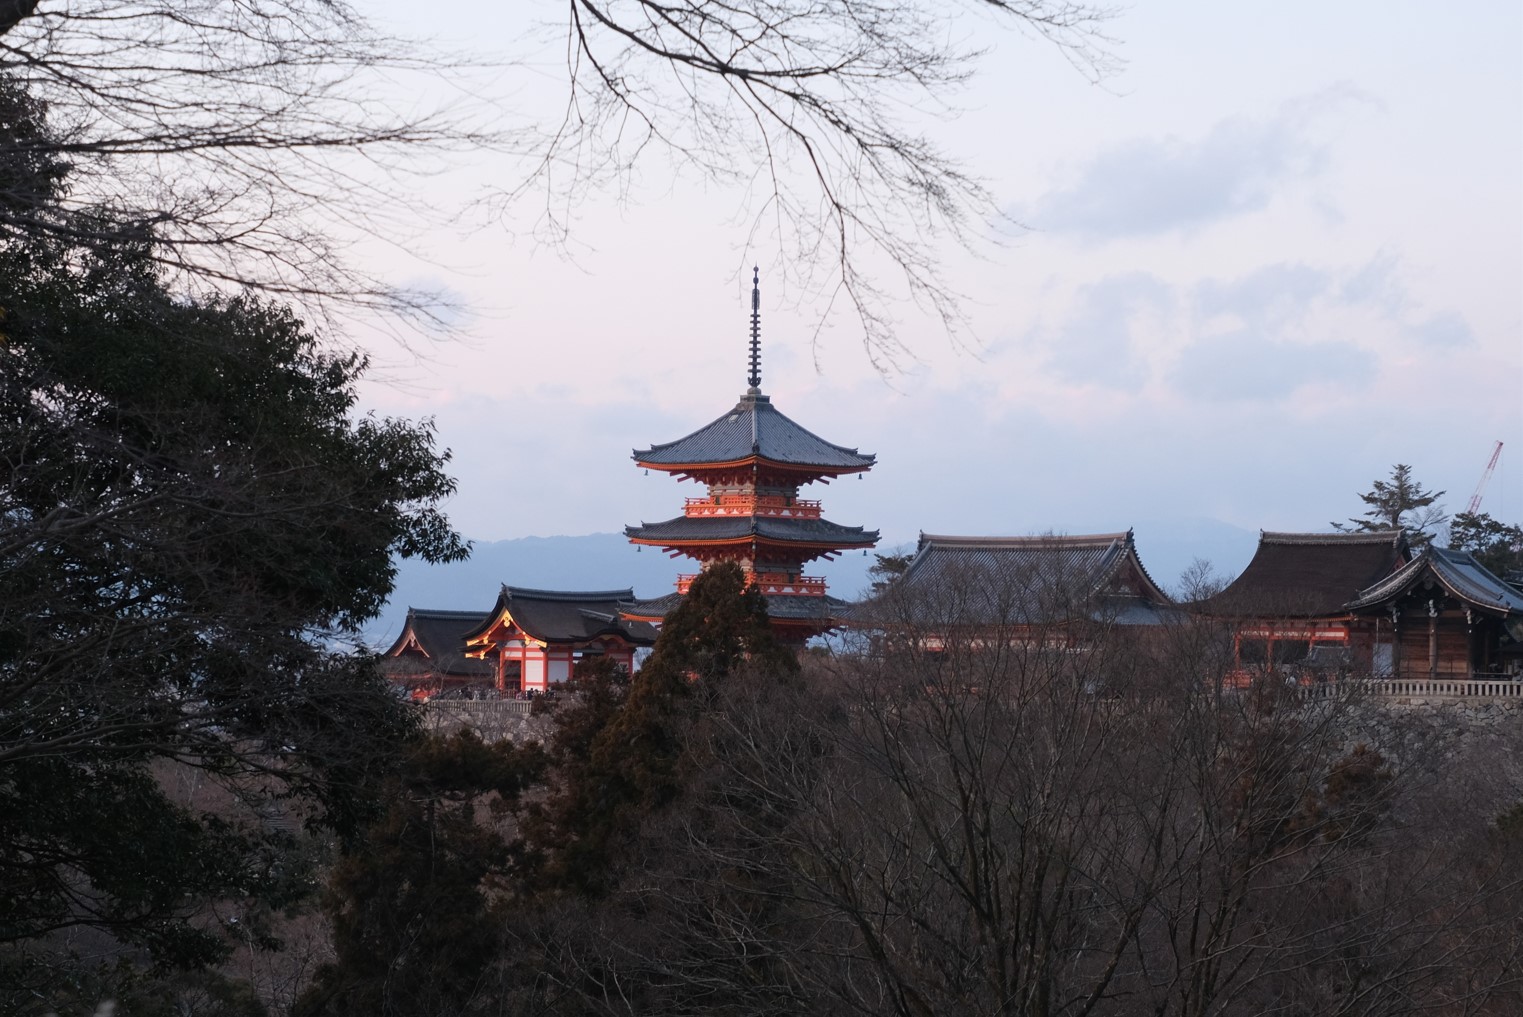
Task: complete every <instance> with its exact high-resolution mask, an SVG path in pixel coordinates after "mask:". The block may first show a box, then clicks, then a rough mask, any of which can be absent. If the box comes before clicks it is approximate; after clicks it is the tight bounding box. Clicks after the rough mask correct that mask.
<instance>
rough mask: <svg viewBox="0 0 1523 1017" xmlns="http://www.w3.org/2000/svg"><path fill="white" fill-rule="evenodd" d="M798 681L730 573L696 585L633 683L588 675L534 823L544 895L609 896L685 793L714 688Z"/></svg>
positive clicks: (615, 675)
mask: <svg viewBox="0 0 1523 1017" xmlns="http://www.w3.org/2000/svg"><path fill="white" fill-rule="evenodd" d="M797 671H798V663H797V661H796V660H795V659H794V656H793V654H792V652H791V651H789V650H788V649H787V648H785V647H783V646H780V645H779V644H778V643H777V641H776V639H775V638H774V637H773V635H772V630H771V627H770V626H769V625H768V622H767V609H766V603H765V601H764V600H763V599H762V596H761V593H760V592H759V591H758V590H757V589H756V588H755V587H754V586H748V585H747V583H746V577H745V573H744V572H743V571H742V570H741V569H740V567H739V566H737V565H734V564H733V563H728V562H726V563H720V564H717V565H711V566H710V567H708V568H707V569H705V570H704V571H703V573H702V574H700V575H699V576H698V578H697V579H695V580H694V581H693V584H692V586H691V587H690V588H689V590H688V593H687V595H686V596H685V597H683V599H682V603H681V604H680V605H679V606H678V607H677V608H676V610H674V611H673V612H672V613H671V614H670V615H668V616H667V618H666V620H665V621H664V622H663V624H662V626H661V634H660V636H659V638H658V639H657V640H656V645H655V647H654V648H653V650H652V651H651V655H650V657H649V658H648V659H647V660H646V661H645V665H644V666H643V667H642V668H641V669H640V670H639V672H638V673H637V674H636V675H635V676H634V677H633V678H632V679H626V678H625V677H624V676H623V675H622V674H620V673H619V672H618V670H617V669H615V668H612V667H611V666H610V665H608V664H606V663H602V662H588V663H584V664H582V665H580V666H579V669H578V674H577V686H579V687H580V689H581V690H582V702H581V705H580V706H579V707H576V708H573V709H571V710H568V711H564V713H565V716H564V718H563V720H562V723H561V725H560V728H559V730H558V732H557V734H556V737H555V738H554V740H553V741H552V742H551V747H550V750H549V751H550V756H551V759H552V761H553V763H554V765H555V771H554V772H555V774H556V783H555V786H554V788H553V790H552V793H551V794H550V796H549V798H548V800H547V801H546V802H545V803H544V804H543V806H537V807H535V808H533V809H531V811H530V814H529V819H528V823H527V831H528V834H529V841H530V843H531V844H532V845H534V847H535V848H536V849H537V850H538V852H539V853H540V854H541V855H542V856H543V858H544V859H545V864H544V869H543V871H542V872H541V874H540V877H539V882H540V884H541V885H542V886H543V887H546V888H553V887H564V888H567V889H570V890H573V891H575V892H577V893H580V894H592V895H596V894H598V893H601V892H603V891H605V890H606V889H607V888H608V886H609V881H610V880H611V879H612V878H613V876H614V874H615V872H616V870H617V867H618V866H617V855H618V852H619V851H620V849H621V848H622V847H623V846H624V845H625V843H626V842H627V841H628V839H629V838H630V837H631V836H632V835H633V833H634V831H635V830H636V829H637V828H638V825H639V823H640V821H641V820H642V819H643V818H644V817H646V816H648V815H650V814H652V813H654V812H658V811H660V810H661V809H664V808H665V807H667V806H668V805H670V804H671V803H672V801H673V800H674V799H676V798H677V796H678V795H679V794H680V793H681V790H682V788H683V786H684V782H685V780H686V777H687V773H686V770H687V765H688V763H689V760H688V757H687V752H686V748H685V745H686V739H685V734H686V732H687V731H688V730H689V729H690V728H691V726H692V724H693V723H694V721H695V718H696V717H697V716H698V715H700V714H701V712H702V711H703V710H704V709H706V708H707V704H708V702H709V700H710V699H711V697H712V695H713V694H714V692H715V690H716V688H717V687H719V686H722V685H723V684H724V683H725V682H726V681H727V680H729V679H731V678H732V677H734V676H736V675H738V674H740V673H745V674H746V675H747V676H748V680H764V681H778V680H783V681H786V680H787V678H788V677H789V676H791V675H793V674H796V673H797ZM626 682H627V685H626ZM626 689H627V691H626Z"/></svg>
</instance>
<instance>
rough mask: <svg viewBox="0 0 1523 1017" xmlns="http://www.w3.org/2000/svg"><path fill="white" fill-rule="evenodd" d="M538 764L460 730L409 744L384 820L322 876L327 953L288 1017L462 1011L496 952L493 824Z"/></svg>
mask: <svg viewBox="0 0 1523 1017" xmlns="http://www.w3.org/2000/svg"><path fill="white" fill-rule="evenodd" d="M542 764H543V757H542V756H541V754H540V753H539V751H538V746H536V745H532V744H531V745H530V746H529V747H526V748H524V749H516V748H514V747H513V745H511V744H510V743H508V742H498V743H495V744H492V745H487V744H485V743H483V742H482V741H481V739H480V737H479V736H477V735H475V734H474V733H472V732H460V733H457V734H455V735H453V736H451V737H449V738H441V737H437V736H434V737H429V738H425V739H423V740H421V741H419V742H418V743H416V744H415V745H413V746H412V747H411V748H410V750H409V751H408V754H407V758H406V761H405V763H404V764H403V767H402V771H401V773H400V774H399V775H398V776H397V777H395V778H394V779H393V780H392V782H391V784H390V787H389V796H390V797H391V801H392V804H391V807H390V808H389V809H388V811H387V813H386V815H385V817H384V818H383V819H382V820H381V821H380V822H378V823H377V824H375V825H374V826H372V827H371V828H370V830H369V831H368V832H367V834H366V836H365V838H364V842H363V844H361V845H357V846H356V849H355V850H353V851H351V852H349V853H347V854H346V855H345V856H344V858H343V859H342V860H341V861H340V862H339V864H338V866H337V867H336V868H335V870H334V872H333V875H332V879H331V882H330V885H329V890H328V894H327V897H326V907H327V910H328V912H329V914H330V916H331V918H332V921H333V944H334V952H335V954H336V958H335V960H334V961H333V962H332V963H331V964H326V965H324V966H323V967H322V968H320V969H319V970H318V973H317V976H316V978H315V980H314V982H313V984H312V986H311V987H310V988H309V989H308V990H307V992H306V993H305V994H304V995H303V996H302V998H301V999H300V1000H299V1001H298V1003H297V1006H296V1007H295V1010H294V1013H295V1014H296V1015H298V1017H316V1015H320V1014H335V1015H336V1014H355V1015H369V1014H380V1013H409V1014H413V1013H416V1014H429V1015H435V1017H444V1015H447V1014H458V1013H465V1012H469V1010H470V1006H471V1004H472V1002H473V1001H474V1000H475V998H476V996H477V983H478V979H479V978H480V977H481V973H482V971H483V970H484V969H485V968H486V966H487V965H488V963H489V962H490V961H492V960H493V959H495V957H496V956H497V955H498V952H499V951H500V950H501V949H502V938H501V931H500V930H501V926H502V922H503V913H502V909H503V907H504V905H505V900H504V896H503V893H502V891H501V887H502V885H503V882H504V880H506V879H507V877H509V876H510V875H512V874H513V872H514V870H515V860H516V857H517V856H516V852H515V851H514V850H513V848H512V847H511V845H510V843H509V841H508V839H507V837H506V836H505V834H504V832H503V829H502V828H501V826H500V825H499V824H498V823H497V822H495V820H496V819H497V818H498V817H501V816H503V815H505V814H506V813H507V812H508V811H509V810H510V809H511V808H512V806H513V805H514V804H515V803H516V802H517V800H518V797H519V796H520V795H521V794H522V793H523V791H524V790H525V789H526V788H527V787H529V786H530V785H531V783H532V782H533V781H534V780H535V779H536V778H537V777H538V775H539V773H540V770H541V768H542Z"/></svg>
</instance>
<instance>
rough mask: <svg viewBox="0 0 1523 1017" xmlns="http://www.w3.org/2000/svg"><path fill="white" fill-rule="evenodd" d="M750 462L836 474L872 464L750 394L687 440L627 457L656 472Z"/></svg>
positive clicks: (757, 394)
mask: <svg viewBox="0 0 1523 1017" xmlns="http://www.w3.org/2000/svg"><path fill="white" fill-rule="evenodd" d="M752 456H759V457H761V458H762V459H767V460H771V461H772V462H775V463H783V464H786V465H789V466H814V467H820V468H824V469H828V470H831V471H835V472H842V473H854V472H857V471H859V470H866V469H868V468H870V467H871V466H872V465H873V463H874V462H875V460H876V457H875V456H872V455H869V454H865V453H861V452H858V451H857V450H856V449H854V448H847V447H846V446H844V445H836V444H833V443H831V442H828V441H826V440H825V439H824V438H821V437H820V436H819V435H817V434H815V433H814V432H812V431H808V430H806V429H804V428H803V427H800V426H799V425H798V424H796V423H794V422H793V421H792V420H790V419H789V418H788V417H786V416H784V415H783V414H782V413H781V412H780V411H778V410H777V409H776V408H774V407H773V405H772V400H770V399H768V398H767V397H766V396H764V395H762V394H761V393H760V392H756V391H755V390H754V389H753V390H752V391H750V392H747V393H746V394H745V395H743V396H741V398H740V402H738V403H736V404H735V408H734V409H732V410H731V411H730V412H728V413H726V414H725V415H724V416H722V417H720V418H719V419H717V420H715V421H713V422H712V423H710V424H707V425H706V426H704V427H700V428H699V429H698V430H696V431H694V432H693V433H692V434H689V435H687V436H686V437H683V438H678V439H677V440H676V441H672V442H667V443H666V444H664V445H653V446H651V447H650V448H648V449H645V450H644V451H641V450H638V449H636V450H635V452H634V453H633V458H634V460H635V462H637V463H639V464H640V465H642V466H657V467H660V466H699V465H705V464H718V463H731V462H736V461H739V460H744V459H749V458H751V457H752Z"/></svg>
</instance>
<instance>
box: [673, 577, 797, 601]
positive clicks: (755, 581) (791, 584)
mask: <svg viewBox="0 0 1523 1017" xmlns="http://www.w3.org/2000/svg"><path fill="white" fill-rule="evenodd" d="M697 578H698V576H697V575H691V576H678V577H677V592H678V593H681V594H684V595H685V594H686V593H687V591H688V587H690V586H692V585H693V580H694V579H697ZM748 579H749V582H748V585H750V586H755V587H757V588H758V589H760V590H761V592H762V593H763V594H764V595H767V596H781V597H823V596H825V580H824V579H822V578H820V577H818V576H796V577H790V576H789V575H788V573H786V572H756V573H752V574H751V575H750V576H749V577H748Z"/></svg>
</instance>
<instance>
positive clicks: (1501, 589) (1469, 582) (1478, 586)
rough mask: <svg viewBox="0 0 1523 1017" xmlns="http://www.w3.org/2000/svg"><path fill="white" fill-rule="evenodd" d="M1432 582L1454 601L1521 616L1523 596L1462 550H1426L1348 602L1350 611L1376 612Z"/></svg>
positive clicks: (1522, 613) (1481, 608)
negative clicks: (1417, 587) (1418, 587)
mask: <svg viewBox="0 0 1523 1017" xmlns="http://www.w3.org/2000/svg"><path fill="white" fill-rule="evenodd" d="M1430 580H1431V581H1433V582H1436V583H1437V584H1438V585H1439V586H1440V587H1442V588H1443V589H1444V590H1445V591H1446V592H1447V593H1448V594H1449V595H1450V596H1451V597H1453V598H1454V599H1456V600H1458V601H1460V602H1462V603H1464V604H1467V605H1469V606H1470V607H1473V608H1477V609H1479V610H1481V611H1485V612H1487V613H1489V614H1496V615H1503V616H1512V615H1520V616H1523V593H1519V592H1518V591H1517V590H1516V589H1514V588H1513V587H1512V586H1510V585H1508V584H1507V583H1505V582H1503V581H1502V580H1501V579H1499V578H1497V576H1496V575H1495V574H1493V573H1492V572H1491V571H1489V570H1488V569H1487V568H1486V567H1485V566H1484V565H1482V564H1481V563H1480V562H1478V561H1476V560H1475V558H1474V557H1473V556H1472V555H1470V554H1469V553H1468V552H1465V551H1457V550H1454V549H1452V548H1447V547H1429V548H1427V549H1426V550H1424V551H1423V552H1422V553H1421V554H1419V555H1418V556H1417V557H1416V558H1413V559H1412V560H1411V561H1410V562H1408V563H1407V564H1406V565H1405V566H1403V567H1402V568H1399V569H1397V570H1396V571H1395V572H1393V573H1392V574H1391V575H1389V576H1387V577H1386V578H1385V579H1382V580H1381V581H1380V582H1378V583H1376V584H1374V585H1373V586H1371V587H1369V588H1368V589H1365V590H1362V591H1361V592H1360V593H1359V595H1358V596H1357V597H1355V598H1354V599H1353V600H1352V601H1350V602H1349V604H1348V607H1349V609H1350V610H1353V611H1367V610H1371V609H1379V608H1381V607H1383V606H1384V605H1386V604H1389V603H1391V602H1392V601H1395V600H1397V599H1398V598H1400V597H1402V596H1404V595H1405V594H1407V593H1408V592H1410V591H1411V590H1412V589H1413V588H1415V587H1416V586H1418V585H1419V584H1422V583H1426V582H1428V581H1430Z"/></svg>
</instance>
